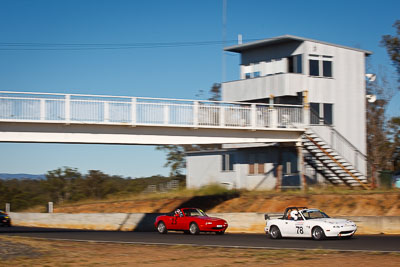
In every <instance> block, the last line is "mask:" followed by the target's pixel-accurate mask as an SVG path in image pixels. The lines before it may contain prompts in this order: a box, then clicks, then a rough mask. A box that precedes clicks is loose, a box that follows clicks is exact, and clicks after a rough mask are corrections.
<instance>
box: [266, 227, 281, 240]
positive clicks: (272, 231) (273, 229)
mask: <svg viewBox="0 0 400 267" xmlns="http://www.w3.org/2000/svg"><path fill="white" fill-rule="evenodd" d="M269 237H271V238H272V239H279V238H281V231H279V228H278V227H277V226H272V227H271V229H270V230H269Z"/></svg>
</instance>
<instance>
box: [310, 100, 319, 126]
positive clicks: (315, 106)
mask: <svg viewBox="0 0 400 267" xmlns="http://www.w3.org/2000/svg"><path fill="white" fill-rule="evenodd" d="M319 118H320V117H319V103H310V124H319Z"/></svg>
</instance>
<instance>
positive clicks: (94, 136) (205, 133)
mask: <svg viewBox="0 0 400 267" xmlns="http://www.w3.org/2000/svg"><path fill="white" fill-rule="evenodd" d="M303 132H304V129H287V128H268V129H264V130H255V131H254V130H249V129H221V128H190V127H165V126H136V127H132V126H121V125H94V124H91V125H88V124H69V125H66V124H49V123H22V122H1V123H0V142H29V143H81V144H132V145H134V144H138V145H139V144H140V145H165V144H227V143H260V142H264V143H268V142H296V141H300V140H301V135H302V134H303Z"/></svg>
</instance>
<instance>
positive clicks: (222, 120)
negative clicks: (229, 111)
mask: <svg viewBox="0 0 400 267" xmlns="http://www.w3.org/2000/svg"><path fill="white" fill-rule="evenodd" d="M219 126H221V127H224V126H225V107H224V106H222V105H221V106H220V107H219Z"/></svg>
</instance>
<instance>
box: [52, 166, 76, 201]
mask: <svg viewBox="0 0 400 267" xmlns="http://www.w3.org/2000/svg"><path fill="white" fill-rule="evenodd" d="M81 176H82V175H81V174H80V173H79V172H78V170H77V169H72V168H69V167H64V168H63V169H61V168H58V169H56V170H53V171H48V172H47V174H46V180H45V181H44V187H45V188H46V190H47V191H48V192H49V194H50V198H51V200H52V201H53V202H55V203H62V202H64V201H67V200H71V199H72V196H73V194H74V193H76V191H75V190H74V189H75V188H74V187H75V186H74V184H75V183H76V180H77V179H79V178H81Z"/></svg>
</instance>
